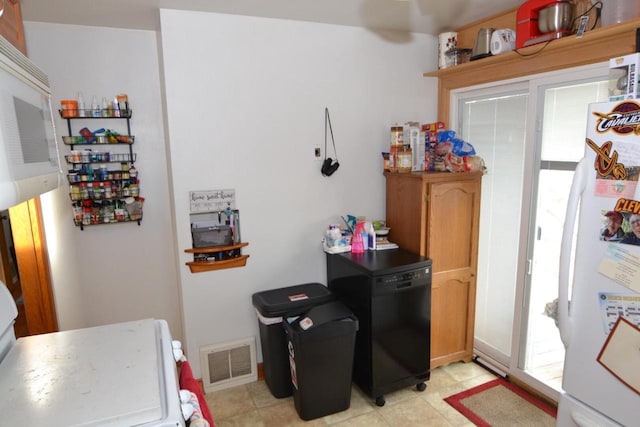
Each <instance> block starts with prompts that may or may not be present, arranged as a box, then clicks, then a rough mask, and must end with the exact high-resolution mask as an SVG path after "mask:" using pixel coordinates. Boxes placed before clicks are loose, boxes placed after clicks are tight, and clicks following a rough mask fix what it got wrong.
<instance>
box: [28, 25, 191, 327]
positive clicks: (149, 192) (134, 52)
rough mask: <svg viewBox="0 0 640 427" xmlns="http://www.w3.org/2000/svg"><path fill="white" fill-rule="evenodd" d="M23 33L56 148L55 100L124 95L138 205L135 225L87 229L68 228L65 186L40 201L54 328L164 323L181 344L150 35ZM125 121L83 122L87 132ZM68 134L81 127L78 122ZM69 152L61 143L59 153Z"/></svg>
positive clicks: (39, 29) (32, 28) (66, 28)
mask: <svg viewBox="0 0 640 427" xmlns="http://www.w3.org/2000/svg"><path fill="white" fill-rule="evenodd" d="M25 33H26V39H27V48H28V52H29V57H30V58H31V59H32V60H33V61H34V62H35V63H36V64H38V65H39V66H40V67H41V68H42V69H43V70H45V71H46V72H47V74H48V75H49V79H50V82H51V88H52V92H53V99H52V103H53V108H55V109H56V114H55V116H56V121H55V124H56V127H57V134H58V140H59V141H60V140H61V138H60V137H61V136H62V135H66V134H67V123H66V121H63V120H62V119H61V118H60V117H59V115H58V114H57V109H58V108H59V105H60V100H61V99H68V98H75V97H76V96H77V93H78V91H80V90H81V91H83V92H84V97H85V98H87V99H86V100H87V101H89V102H90V101H91V97H92V96H93V95H97V96H98V99H101V98H102V96H107V97H113V96H115V94H118V93H127V94H128V96H129V101H130V103H131V106H132V109H133V118H132V120H131V127H132V133H133V134H134V135H135V137H136V143H135V145H134V151H135V152H136V153H137V156H138V157H137V162H136V168H137V169H138V170H139V176H140V179H141V184H140V186H141V196H143V197H144V198H145V206H144V218H143V221H142V223H141V225H140V226H138V225H136V224H135V223H128V224H115V225H100V226H90V227H85V229H84V231H81V230H80V229H79V228H76V227H75V226H74V225H73V219H72V218H73V217H72V211H71V203H70V200H69V195H68V191H69V188H68V185H66V184H65V185H64V186H63V187H62V188H60V189H58V190H55V191H53V192H51V193H49V194H47V195H46V196H44V197H43V198H42V200H43V211H44V219H45V230H46V234H47V242H48V246H49V250H50V253H49V256H50V262H51V272H52V275H53V286H54V297H55V303H56V308H57V313H58V322H59V326H60V329H61V330H68V329H74V328H80V327H88V326H95V325H101V324H106V323H113V322H121V321H128V320H135V319H141V318H149V317H154V318H163V319H166V320H167V321H168V322H169V325H170V327H171V332H172V334H173V335H174V337H176V338H181V337H182V320H181V313H180V307H181V304H180V302H179V285H178V276H177V272H176V261H175V253H176V249H175V239H174V235H173V231H172V230H173V227H172V224H171V218H172V215H171V209H170V203H169V192H168V189H169V184H168V179H167V167H166V156H165V146H166V144H165V135H164V127H163V118H162V103H163V100H162V99H161V91H160V78H159V65H158V50H157V42H156V33H155V32H152V31H128V30H115V29H107V28H94V27H83V26H70V25H54V24H43V23H34V22H26V23H25ZM78 124H80V122H78ZM123 124H124V123H123V122H120V121H102V120H101V121H97V120H84V121H82V125H83V126H87V127H89V128H90V129H96V128H98V127H105V128H112V129H116V127H117V126H121V125H123ZM74 128H75V132H77V130H78V129H79V128H78V127H77V126H76V124H75V123H74ZM125 129H126V127H125ZM75 134H76V135H77V133H75ZM111 148H112V149H114V150H115V148H113V147H111ZM68 152H69V148H68V147H66V146H64V145H62V144H61V154H62V155H64V154H68ZM62 163H63V170H66V169H67V165H66V163H64V160H63V161H62ZM65 179H66V178H65Z"/></svg>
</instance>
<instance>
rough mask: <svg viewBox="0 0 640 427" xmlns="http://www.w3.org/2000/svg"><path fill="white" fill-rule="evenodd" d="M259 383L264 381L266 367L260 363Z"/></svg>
mask: <svg viewBox="0 0 640 427" xmlns="http://www.w3.org/2000/svg"><path fill="white" fill-rule="evenodd" d="M258 381H264V365H263V364H262V363H258Z"/></svg>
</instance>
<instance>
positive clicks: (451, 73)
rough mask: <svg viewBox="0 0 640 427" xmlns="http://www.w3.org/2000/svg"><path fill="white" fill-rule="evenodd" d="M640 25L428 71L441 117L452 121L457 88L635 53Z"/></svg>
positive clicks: (609, 28)
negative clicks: (452, 99) (435, 84)
mask: <svg viewBox="0 0 640 427" xmlns="http://www.w3.org/2000/svg"><path fill="white" fill-rule="evenodd" d="M514 19H515V18H514ZM514 22H515V21H514ZM486 26H489V27H490V26H491V25H486ZM638 27H640V19H635V20H632V21H628V22H623V23H621V24H615V25H610V26H607V27H602V28H596V29H594V30H591V31H587V32H585V33H584V35H583V36H582V37H580V38H578V37H576V36H575V35H573V36H567V37H562V38H560V39H556V40H553V41H551V42H550V43H548V44H545V43H540V44H536V45H533V46H528V47H525V48H523V49H519V52H520V54H518V53H516V52H506V53H502V54H500V55H496V56H490V57H487V58H483V59H479V60H477V61H471V62H467V63H464V64H460V65H456V66H453V67H448V68H443V69H440V70H435V71H429V72H426V73H424V74H423V75H424V76H425V77H437V78H438V120H439V121H442V122H444V123H446V124H449V114H450V105H449V103H450V94H451V91H452V90H454V89H458V88H463V87H470V86H475V85H479V84H483V83H489V82H496V81H502V80H508V79H513V78H518V77H521V76H527V75H533V74H539V73H545V72H549V71H555V70H560V69H566V68H572V67H578V66H581V65H588V64H595V63H598V62H604V61H608V60H609V59H611V58H615V57H617V56H622V55H627V54H630V53H633V52H635V49H636V29H637V28H638ZM498 28H500V27H498Z"/></svg>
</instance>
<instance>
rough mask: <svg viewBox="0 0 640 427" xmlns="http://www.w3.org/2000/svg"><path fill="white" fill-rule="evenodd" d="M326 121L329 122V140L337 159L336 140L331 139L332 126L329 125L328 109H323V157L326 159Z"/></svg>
mask: <svg viewBox="0 0 640 427" xmlns="http://www.w3.org/2000/svg"><path fill="white" fill-rule="evenodd" d="M327 123H328V124H329V132H331V142H332V143H333V152H334V153H335V155H336V161H338V152H337V151H336V141H335V140H334V139H333V128H332V127H331V117H329V109H328V108H327V107H325V109H324V158H325V160H326V159H327Z"/></svg>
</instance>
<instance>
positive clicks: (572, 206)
mask: <svg viewBox="0 0 640 427" xmlns="http://www.w3.org/2000/svg"><path fill="white" fill-rule="evenodd" d="M588 162H589V160H587V158H586V157H585V158H582V160H580V162H578V166H577V167H576V171H575V174H574V175H573V182H572V183H571V191H570V192H569V199H568V201H567V212H566V215H565V217H564V226H563V230H562V243H561V245H560V266H559V281H558V327H559V329H560V338H561V339H562V342H563V344H564V346H565V348H566V347H568V346H569V342H570V340H571V319H570V318H569V274H570V272H571V253H572V249H573V247H572V244H573V233H574V229H575V226H576V216H577V214H578V207H579V206H580V198H581V197H582V193H583V192H584V189H585V187H586V184H587V176H588V173H589V165H588Z"/></svg>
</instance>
